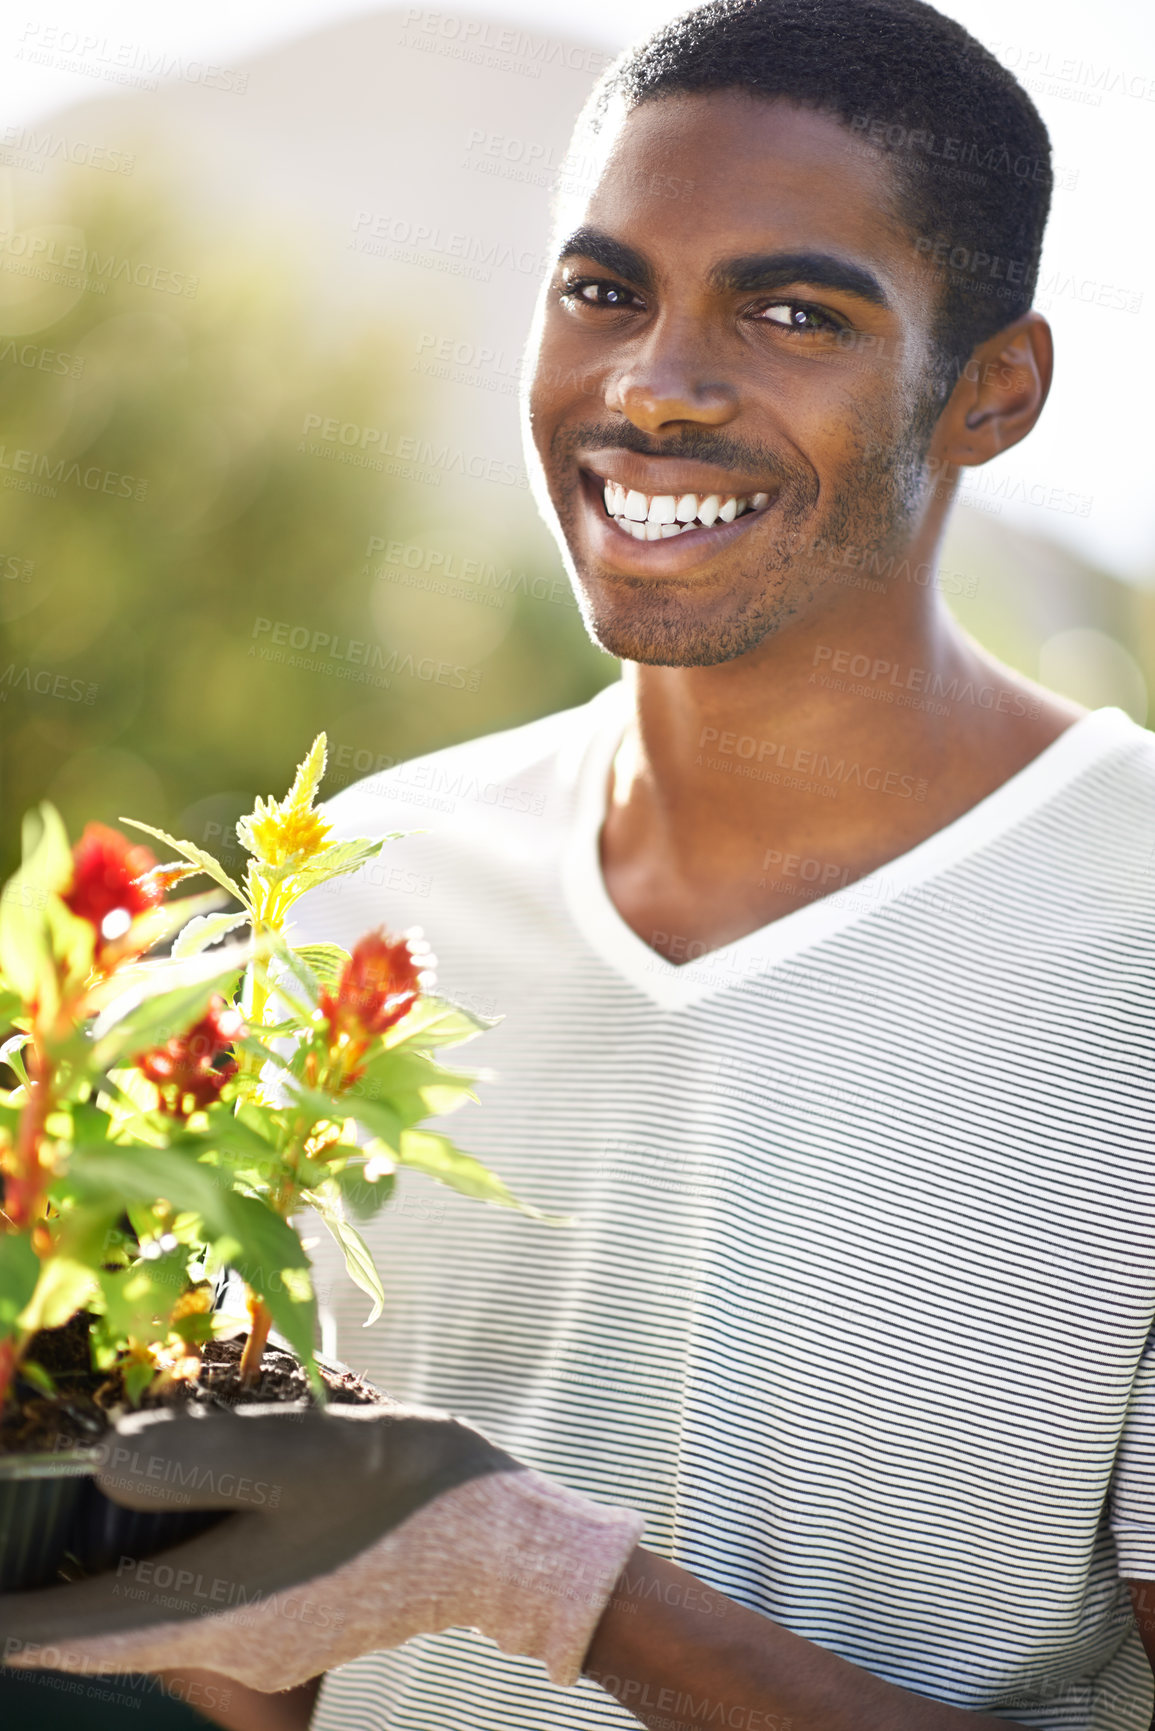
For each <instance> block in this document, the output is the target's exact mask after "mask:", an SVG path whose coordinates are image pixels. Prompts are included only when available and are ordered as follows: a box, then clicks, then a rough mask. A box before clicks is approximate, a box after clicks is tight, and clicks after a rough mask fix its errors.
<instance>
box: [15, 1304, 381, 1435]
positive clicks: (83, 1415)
mask: <svg viewBox="0 0 1155 1731" xmlns="http://www.w3.org/2000/svg"><path fill="white" fill-rule="evenodd" d="M243 1348H244V1338H243V1336H238V1337H237V1338H236V1339H233V1340H214V1341H210V1342H209V1344H208V1345H207V1346H206V1347H205V1350H204V1362H203V1364H202V1366H201V1372H200V1376H199V1377H198V1378H197V1380H196V1381H195V1382H170V1383H168V1384H167V1385H165V1386H163V1387H159V1388H158V1387H157V1386H156V1385H155V1384H154V1386H153V1387H152V1388H151V1389H149V1390H148V1391H147V1392H146V1393H145V1395H144V1397H143V1399H142V1400H141V1402H140V1405H141V1406H142V1407H146V1408H156V1407H174V1406H175V1407H184V1406H201V1407H205V1406H208V1407H218V1408H222V1407H232V1406H240V1405H245V1404H248V1403H250V1402H253V1401H306V1402H307V1403H308V1404H310V1405H312V1404H313V1397H312V1395H311V1394H310V1392H309V1385H308V1381H307V1379H306V1376H305V1372H304V1371H303V1370H302V1368H301V1366H300V1364H299V1363H298V1362H297V1359H296V1357H295V1356H294V1354H293V1353H291V1352H288V1351H286V1349H285V1348H283V1347H278V1346H274V1345H270V1346H267V1347H266V1348H265V1354H264V1357H263V1359H262V1360H261V1374H260V1376H259V1378H258V1379H257V1382H256V1384H255V1385H254V1387H252V1388H242V1387H241V1379H240V1362H241V1352H242V1350H243ZM28 1357H29V1358H30V1359H32V1360H33V1361H34V1362H35V1363H36V1364H38V1365H40V1366H41V1368H42V1369H44V1370H46V1371H47V1372H48V1374H49V1376H50V1377H51V1378H52V1381H53V1383H54V1384H55V1387H56V1391H57V1392H56V1394H55V1395H49V1394H45V1393H44V1392H43V1391H42V1390H41V1389H39V1388H37V1387H35V1385H34V1384H32V1383H31V1382H29V1381H28V1380H27V1379H25V1378H23V1377H18V1378H17V1381H16V1386H15V1389H14V1390H13V1393H12V1395H11V1396H10V1397H9V1399H8V1400H7V1402H6V1403H5V1405H4V1410H3V1412H2V1413H0V1454H38V1453H53V1454H55V1453H57V1452H58V1451H59V1450H61V1449H69V1448H74V1447H76V1446H78V1445H79V1446H83V1445H84V1444H86V1443H87V1444H93V1443H98V1442H99V1441H100V1439H101V1437H102V1436H103V1435H104V1433H105V1432H106V1431H108V1430H109V1429H111V1428H112V1426H113V1425H115V1423H116V1421H117V1419H118V1418H119V1417H121V1415H122V1414H123V1413H125V1412H126V1411H128V1410H130V1408H129V1402H128V1399H127V1397H126V1395H125V1392H124V1384H123V1383H122V1381H121V1378H120V1374H119V1372H115V1371H114V1372H109V1371H102V1370H93V1368H92V1363H91V1359H90V1357H89V1351H88V1318H87V1317H86V1316H84V1315H83V1314H82V1315H79V1316H74V1317H73V1318H72V1320H71V1321H70V1322H68V1323H66V1324H65V1325H64V1327H63V1328H51V1329H44V1330H43V1331H42V1332H41V1333H40V1334H38V1335H37V1336H36V1338H35V1339H34V1340H33V1341H32V1343H31V1345H30V1347H29V1351H28ZM321 1374H322V1376H323V1378H324V1381H325V1386H326V1387H327V1389H328V1391H329V1399H330V1400H331V1401H334V1402H338V1403H343V1404H347V1405H353V1406H373V1405H377V1404H378V1403H382V1402H385V1401H386V1400H387V1396H385V1395H383V1394H382V1393H381V1392H380V1390H378V1389H375V1388H374V1387H373V1385H372V1384H371V1383H367V1382H363V1381H362V1380H361V1378H360V1377H359V1376H355V1375H354V1373H353V1372H352V1371H351V1370H348V1369H346V1367H345V1366H344V1365H329V1364H324V1363H323V1364H322V1365H321Z"/></svg>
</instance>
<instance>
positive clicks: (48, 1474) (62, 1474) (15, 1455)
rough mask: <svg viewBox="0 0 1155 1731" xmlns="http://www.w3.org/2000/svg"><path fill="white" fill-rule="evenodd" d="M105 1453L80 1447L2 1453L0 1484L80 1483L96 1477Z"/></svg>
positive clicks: (82, 1445) (91, 1448) (0, 1457)
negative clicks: (30, 1481) (18, 1481)
mask: <svg viewBox="0 0 1155 1731" xmlns="http://www.w3.org/2000/svg"><path fill="white" fill-rule="evenodd" d="M103 1455H104V1451H103V1450H102V1449H100V1448H94V1447H91V1446H85V1445H84V1444H80V1445H78V1446H76V1447H74V1448H68V1449H56V1450H44V1449H42V1450H40V1451H39V1452H37V1453H32V1452H31V1451H29V1452H28V1453H25V1454H21V1453H20V1452H19V1451H17V1450H12V1451H11V1452H10V1453H7V1454H4V1453H0V1483H3V1482H5V1481H6V1480H9V1479H79V1478H86V1477H88V1476H90V1475H91V1474H92V1473H94V1472H95V1471H96V1469H97V1467H98V1466H99V1465H100V1463H101V1460H102V1458H103Z"/></svg>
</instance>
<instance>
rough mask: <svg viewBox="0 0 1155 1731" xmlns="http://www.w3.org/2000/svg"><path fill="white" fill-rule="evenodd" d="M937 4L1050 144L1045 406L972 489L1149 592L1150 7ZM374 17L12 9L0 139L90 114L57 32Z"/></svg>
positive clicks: (522, 13)
mask: <svg viewBox="0 0 1155 1731" xmlns="http://www.w3.org/2000/svg"><path fill="white" fill-rule="evenodd" d="M939 3H940V5H942V8H943V10H945V11H946V12H948V13H950V14H952V15H953V16H955V17H957V18H958V19H960V21H961V22H962V23H963V24H965V25H966V26H967V28H968V29H970V30H972V31H973V32H974V33H975V35H977V36H978V37H979V38H980V39H981V40H982V41H983V42H985V43H986V44H987V46H988V47H990V48H992V49H993V50H994V52H995V53H996V54H997V55H998V56H999V58H1000V59H1001V60H1002V61H1003V62H1004V64H1006V65H1007V66H1009V67H1011V69H1012V70H1014V71H1015V72H1016V73H1017V74H1018V75H1019V76H1020V77H1025V79H1026V81H1027V83H1028V87H1029V88H1030V89H1031V91H1032V94H1033V95H1034V97H1035V100H1036V101H1037V103H1038V104H1039V107H1040V109H1041V111H1042V113H1043V116H1044V119H1045V120H1046V122H1047V125H1048V127H1049V128H1050V130H1051V136H1052V141H1053V145H1054V156H1055V163H1056V167H1057V170H1058V179H1059V190H1058V191H1057V193H1056V197H1055V204H1054V210H1053V215H1052V218H1051V227H1050V229H1049V231H1048V244H1047V251H1046V255H1045V257H1044V266H1043V283H1042V293H1041V295H1040V305H1041V307H1042V310H1043V311H1045V312H1046V313H1047V314H1048V316H1049V317H1050V318H1051V320H1052V323H1053V324H1054V326H1055V330H1056V335H1057V338H1058V348H1059V361H1058V370H1057V374H1056V382H1055V389H1054V393H1053V396H1052V400H1051V403H1050V405H1049V407H1048V411H1047V414H1046V416H1045V417H1044V419H1043V421H1042V423H1041V424H1040V426H1039V427H1038V428H1037V429H1036V431H1035V432H1034V433H1033V434H1032V435H1031V438H1030V439H1029V440H1028V441H1027V442H1026V443H1025V444H1024V445H1023V446H1022V447H1020V449H1019V450H1018V451H1016V452H1013V453H1010V454H1009V455H1008V456H1006V457H1004V458H1000V459H999V460H998V463H997V464H996V465H995V467H994V468H992V469H989V470H987V471H984V472H983V474H984V476H985V478H986V481H988V482H989V481H991V480H993V481H995V482H996V483H1001V481H1002V478H1003V476H1006V477H1007V479H1008V488H1009V492H1008V495H1007V496H1009V498H1010V500H1011V503H1010V504H1008V505H1007V507H1006V510H1005V516H1006V517H1007V518H1008V519H1009V520H1011V521H1019V522H1021V523H1022V524H1023V525H1024V527H1027V528H1029V529H1031V530H1032V531H1033V532H1034V533H1041V534H1044V535H1049V536H1051V537H1053V538H1054V539H1056V540H1059V541H1061V542H1066V543H1069V544H1072V545H1074V546H1075V547H1076V548H1078V549H1080V550H1081V551H1082V552H1084V553H1085V554H1086V555H1088V556H1090V557H1091V558H1094V559H1096V560H1098V561H1099V562H1100V563H1102V564H1103V565H1104V566H1105V567H1106V568H1107V569H1109V570H1113V571H1116V572H1117V573H1119V574H1120V575H1123V576H1131V577H1135V578H1139V579H1146V580H1147V581H1148V582H1153V583H1155V486H1152V484H1151V478H1150V452H1151V447H1152V438H1151V419H1152V408H1153V404H1155V281H1153V278H1155V225H1153V224H1152V223H1151V221H1150V216H1149V191H1150V178H1151V170H1152V166H1153V163H1155V7H1152V6H1151V5H1150V3H1149V0H1099V3H1098V4H1097V5H1095V7H1094V8H1093V9H1092V8H1089V7H1087V5H1086V3H1085V0H1045V3H1044V0H939ZM452 7H453V10H454V12H455V13H457V14H478V13H480V14H483V15H485V16H487V17H490V18H506V19H509V20H511V21H516V22H518V23H523V24H525V25H528V26H530V27H532V28H536V29H538V30H541V31H542V32H543V33H549V34H551V35H557V34H560V35H567V36H571V37H575V38H578V39H584V40H586V41H589V42H591V43H596V44H598V45H603V44H604V45H605V46H606V47H608V48H616V47H619V46H621V45H622V44H624V43H625V42H626V41H628V40H630V39H631V38H632V37H634V36H637V35H639V34H641V33H643V32H644V31H645V30H647V29H649V28H652V27H653V26H654V25H656V24H658V23H660V22H662V21H663V20H664V19H666V18H669V17H672V16H674V15H675V14H676V13H677V12H679V11H681V10H683V0H477V3H471V0H452ZM378 9H379V6H378V0H198V3H197V5H196V6H195V7H189V6H184V5H171V4H170V5H169V6H167V7H158V6H157V5H156V0H100V4H99V6H94V4H93V0H44V3H42V0H23V4H20V0H17V4H16V5H15V6H13V7H12V8H11V9H10V11H9V13H8V21H7V22H6V23H5V24H4V25H3V27H0V113H2V114H3V116H4V125H5V126H15V125H21V124H27V123H29V122H31V121H39V120H42V119H43V118H44V117H45V116H46V115H48V114H50V113H52V112H53V110H55V109H59V108H63V107H66V106H67V105H69V104H70V103H72V102H76V101H89V100H91V98H92V95H93V83H92V80H91V79H90V78H87V77H85V76H83V75H82V74H78V73H69V72H67V71H64V70H61V69H59V68H57V67H53V66H44V65H38V64H35V63H33V62H32V61H30V60H29V59H28V58H26V57H25V55H26V51H27V48H28V47H29V45H35V44H36V43H37V42H41V43H42V42H44V40H45V34H46V32H48V31H51V30H55V31H56V32H57V36H56V41H57V42H58V43H59V45H60V46H61V47H63V48H67V47H68V42H67V41H66V40H65V38H64V33H65V32H68V31H75V32H77V33H79V35H80V37H81V38H83V37H86V36H87V37H93V36H95V37H98V38H100V39H107V40H108V43H109V44H110V48H111V49H112V50H115V48H116V47H118V46H121V45H123V44H125V43H139V44H143V45H147V47H148V49H149V51H150V52H151V53H153V54H155V53H156V52H157V51H159V50H164V51H166V52H170V53H178V54H181V55H183V56H188V57H192V56H195V57H198V58H201V59H206V60H210V61H212V62H215V63H217V64H222V65H235V64H236V63H237V62H238V61H240V60H241V59H243V58H244V57H246V56H247V55H250V54H253V53H258V52H260V51H261V50H262V49H264V48H267V47H269V46H271V45H272V44H274V43H276V42H279V41H283V40H285V39H287V38H290V37H292V36H295V35H300V34H304V33H306V32H308V31H310V30H313V29H317V28H320V27H323V26H325V25H330V24H334V23H337V22H339V21H340V20H341V19H343V18H348V17H353V16H355V15H358V14H361V13H364V12H370V11H375V10H378ZM417 10H418V8H417V7H415V8H414V11H415V12H416V11H417ZM420 10H421V11H422V12H425V11H428V10H432V8H429V7H425V6H423V7H421V8H420ZM443 10H448V8H443ZM94 18H95V19H96V21H95V22H94ZM0 137H2V133H0ZM1016 497H1017V498H1018V499H1019V501H1020V502H1019V503H1014V500H1015V499H1016ZM978 502H980V503H981V495H980V497H979V501H978Z"/></svg>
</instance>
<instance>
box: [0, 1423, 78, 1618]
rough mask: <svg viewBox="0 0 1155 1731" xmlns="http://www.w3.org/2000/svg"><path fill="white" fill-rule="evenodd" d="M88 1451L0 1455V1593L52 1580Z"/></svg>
mask: <svg viewBox="0 0 1155 1731" xmlns="http://www.w3.org/2000/svg"><path fill="white" fill-rule="evenodd" d="M93 1458H94V1457H93V1453H92V1451H91V1450H88V1449H85V1450H82V1449H76V1450H73V1451H70V1452H69V1453H68V1454H40V1455H3V1456H0V1591H3V1592H5V1593H11V1592H15V1591H17V1590H18V1589H19V1588H21V1587H43V1586H45V1585H46V1584H47V1583H48V1582H49V1581H52V1580H55V1579H56V1574H57V1570H58V1569H59V1567H60V1565H61V1563H62V1562H63V1561H64V1557H65V1555H66V1553H67V1550H68V1541H69V1539H70V1538H71V1536H72V1532H73V1529H74V1527H75V1525H76V1521H77V1517H78V1514H79V1511H80V1506H81V1503H82V1502H83V1501H84V1500H85V1490H86V1488H87V1487H91V1486H92V1463H93Z"/></svg>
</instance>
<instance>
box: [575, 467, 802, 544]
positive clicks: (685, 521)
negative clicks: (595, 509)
mask: <svg viewBox="0 0 1155 1731" xmlns="http://www.w3.org/2000/svg"><path fill="white" fill-rule="evenodd" d="M602 500H603V503H604V505H605V508H606V515H607V517H612V518H613V520H614V522H615V523H616V524H617V526H618V528H619V529H623V530H624V531H625V533H626V534H627V535H632V536H633V538H634V540H635V541H669V540H672V539H673V538H674V536H675V535H688V534H692V533H693V532H694V530H696V529H712V528H713V527H714V525H715V523H733V522H735V521H736V520H737V518H739V517H744V516H746V515H748V514H750V513H756V512H759V511H764V510H765V509H766V507H767V505H768V504H769V503H770V495H769V493H741V494H739V493H706V494H702V493H682V494H680V495H678V494H674V493H654V494H648V493H639V492H638V491H637V489H636V488H629V489H627V488H626V487H624V486H622V485H621V483H620V482H618V481H606V482H605V484H604V486H603V488H602Z"/></svg>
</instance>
